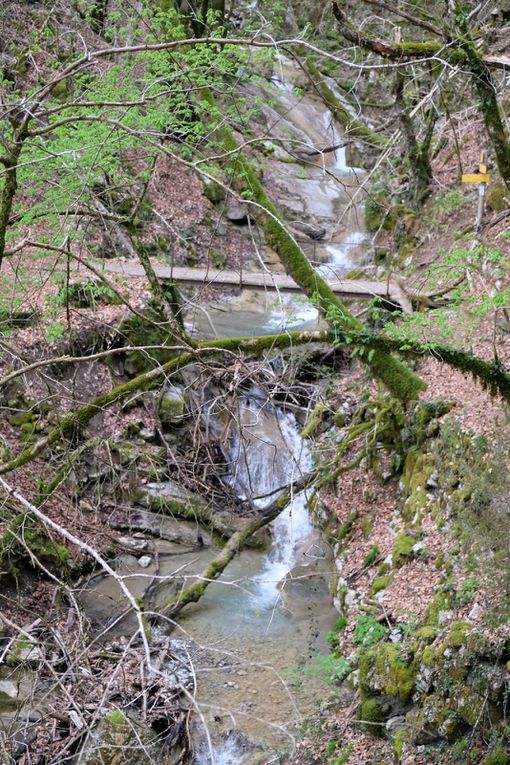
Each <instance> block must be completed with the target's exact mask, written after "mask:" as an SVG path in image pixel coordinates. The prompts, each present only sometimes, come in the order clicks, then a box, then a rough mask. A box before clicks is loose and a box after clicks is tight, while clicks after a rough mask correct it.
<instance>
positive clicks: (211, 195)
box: [204, 180, 225, 205]
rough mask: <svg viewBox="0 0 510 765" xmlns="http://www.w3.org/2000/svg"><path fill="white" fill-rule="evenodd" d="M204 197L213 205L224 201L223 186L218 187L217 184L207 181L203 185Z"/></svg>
mask: <svg viewBox="0 0 510 765" xmlns="http://www.w3.org/2000/svg"><path fill="white" fill-rule="evenodd" d="M204 195H205V196H206V197H207V199H208V200H209V202H211V203H212V204H213V205H215V204H218V203H219V202H223V200H224V199H225V189H224V188H223V186H220V184H219V183H216V181H209V180H207V181H206V182H205V183H204Z"/></svg>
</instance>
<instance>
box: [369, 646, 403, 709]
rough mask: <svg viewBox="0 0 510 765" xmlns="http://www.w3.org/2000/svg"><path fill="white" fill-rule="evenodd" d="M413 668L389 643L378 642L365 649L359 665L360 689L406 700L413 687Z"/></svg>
mask: <svg viewBox="0 0 510 765" xmlns="http://www.w3.org/2000/svg"><path fill="white" fill-rule="evenodd" d="M414 681H415V668H414V666H413V663H409V661H408V660H407V659H406V658H405V657H403V656H402V655H401V654H400V652H399V649H398V648H397V647H396V646H394V645H392V644H390V643H380V644H379V645H377V646H374V647H373V648H370V649H369V650H368V651H366V652H365V653H364V654H363V655H362V657H361V659H360V666H359V684H360V688H361V689H362V691H365V692H373V691H379V692H380V693H384V694H386V695H387V696H399V697H400V698H401V699H402V701H407V699H409V697H410V696H411V694H412V692H413V689H414Z"/></svg>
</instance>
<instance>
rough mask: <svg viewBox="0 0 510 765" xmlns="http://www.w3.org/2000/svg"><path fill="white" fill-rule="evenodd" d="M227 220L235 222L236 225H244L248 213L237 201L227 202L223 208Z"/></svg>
mask: <svg viewBox="0 0 510 765" xmlns="http://www.w3.org/2000/svg"><path fill="white" fill-rule="evenodd" d="M225 215H226V218H227V220H229V221H230V222H231V223H236V224H237V225H238V226H245V225H246V224H247V223H248V213H247V211H246V208H245V207H242V206H241V205H240V204H238V203H237V202H233V201H232V202H229V203H228V204H227V208H226V210H225Z"/></svg>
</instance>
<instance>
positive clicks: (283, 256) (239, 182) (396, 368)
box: [201, 91, 426, 401]
mask: <svg viewBox="0 0 510 765" xmlns="http://www.w3.org/2000/svg"><path fill="white" fill-rule="evenodd" d="M201 98H202V102H203V105H204V106H205V109H203V114H204V119H205V120H206V121H207V127H208V128H209V129H210V130H211V129H212V130H214V134H215V136H216V140H217V142H218V144H219V146H220V148H221V150H222V151H223V152H226V153H227V154H228V155H229V157H230V160H231V162H230V164H231V167H232V168H233V171H234V173H235V175H234V177H233V184H234V186H235V187H236V188H237V189H238V190H239V191H240V192H241V193H242V194H243V195H244V196H245V197H248V198H249V199H250V200H251V205H252V210H253V211H254V214H255V216H256V217H257V218H258V220H259V221H260V224H261V226H262V228H263V230H264V233H265V236H266V240H267V242H268V244H270V245H271V246H272V247H273V248H274V249H275V250H276V252H277V253H278V255H279V257H280V260H281V261H282V263H283V266H284V267H285V270H286V272H287V273H288V274H289V275H290V276H291V277H292V278H293V279H294V281H295V282H296V283H297V284H299V286H300V287H302V289H303V292H304V293H305V295H307V296H308V297H309V298H310V299H312V300H313V301H314V302H315V304H316V305H317V308H318V309H319V311H320V313H321V314H322V315H323V316H324V318H325V319H326V320H327V321H328V322H329V323H330V324H331V326H333V327H338V328H339V329H341V330H343V331H347V332H348V331H349V330H353V331H355V332H356V331H358V332H359V331H361V330H362V329H363V324H362V323H361V322H360V321H359V320H358V319H356V318H355V317H354V316H353V315H352V314H351V313H350V312H349V311H348V310H347V308H346V307H345V306H344V304H343V303H342V302H341V300H339V298H338V297H337V296H336V295H335V293H334V292H333V290H332V289H331V287H330V286H329V285H328V284H327V282H326V281H325V280H324V279H323V278H322V277H321V276H320V275H319V274H318V273H317V272H316V271H315V270H314V269H313V268H312V266H311V265H310V262H309V260H308V258H307V257H306V255H305V254H304V252H303V250H302V249H301V248H300V247H299V245H298V244H297V242H296V240H295V239H294V237H293V236H292V235H291V234H290V233H289V232H288V231H287V229H286V227H285V225H284V224H283V222H282V218H281V216H280V214H279V212H278V210H277V209H276V207H275V205H274V204H273V202H272V201H271V199H270V198H269V197H268V195H267V193H266V191H265V189H264V187H263V185H262V183H261V181H260V180H259V178H258V175H257V173H256V171H255V170H254V168H253V166H252V164H251V163H250V161H249V160H248V159H247V158H246V157H245V155H244V154H243V152H242V151H241V150H240V149H239V147H238V145H237V142H236V140H235V138H234V135H233V133H232V131H231V130H230V129H229V128H228V127H227V126H225V123H224V119H223V116H222V115H221V114H220V113H219V109H218V106H217V104H216V101H215V99H214V96H213V95H212V93H211V92H210V91H202V93H201ZM216 117H217V118H218V122H217V124H216V126H215V129H214V127H213V126H212V124H211V123H212V120H213V119H215V118H216ZM217 125H220V127H218V126H217ZM361 358H362V360H363V361H364V362H365V363H366V364H367V365H368V367H369V369H370V370H371V372H372V373H373V374H374V375H375V377H377V378H378V379H379V380H380V381H381V382H382V383H384V385H385V386H386V387H387V388H388V390H389V391H390V392H391V393H392V394H393V395H394V396H395V397H396V398H399V399H400V400H401V401H408V400H410V399H413V398H417V396H418V394H419V392H420V391H421V390H424V389H425V388H426V385H425V383H424V382H423V381H422V380H421V379H420V378H419V377H418V375H416V374H414V372H412V371H411V370H410V369H409V368H408V367H407V366H406V365H405V364H404V363H402V362H401V361H400V360H399V359H397V358H396V357H395V356H393V355H391V354H389V353H384V352H381V351H380V350H378V349H377V348H376V347H375V346H374V347H372V348H366V349H362V355H361Z"/></svg>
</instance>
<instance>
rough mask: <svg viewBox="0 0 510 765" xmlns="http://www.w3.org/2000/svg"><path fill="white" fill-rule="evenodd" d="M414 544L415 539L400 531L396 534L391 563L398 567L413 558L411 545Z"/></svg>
mask: <svg viewBox="0 0 510 765" xmlns="http://www.w3.org/2000/svg"><path fill="white" fill-rule="evenodd" d="M415 544H416V539H415V538H414V537H411V536H409V534H406V533H404V532H402V533H401V534H398V535H397V537H396V538H395V542H394V543H393V553H392V559H393V565H394V566H395V568H400V566H403V565H404V563H408V562H409V561H410V560H412V559H413V547H414V545H415Z"/></svg>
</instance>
